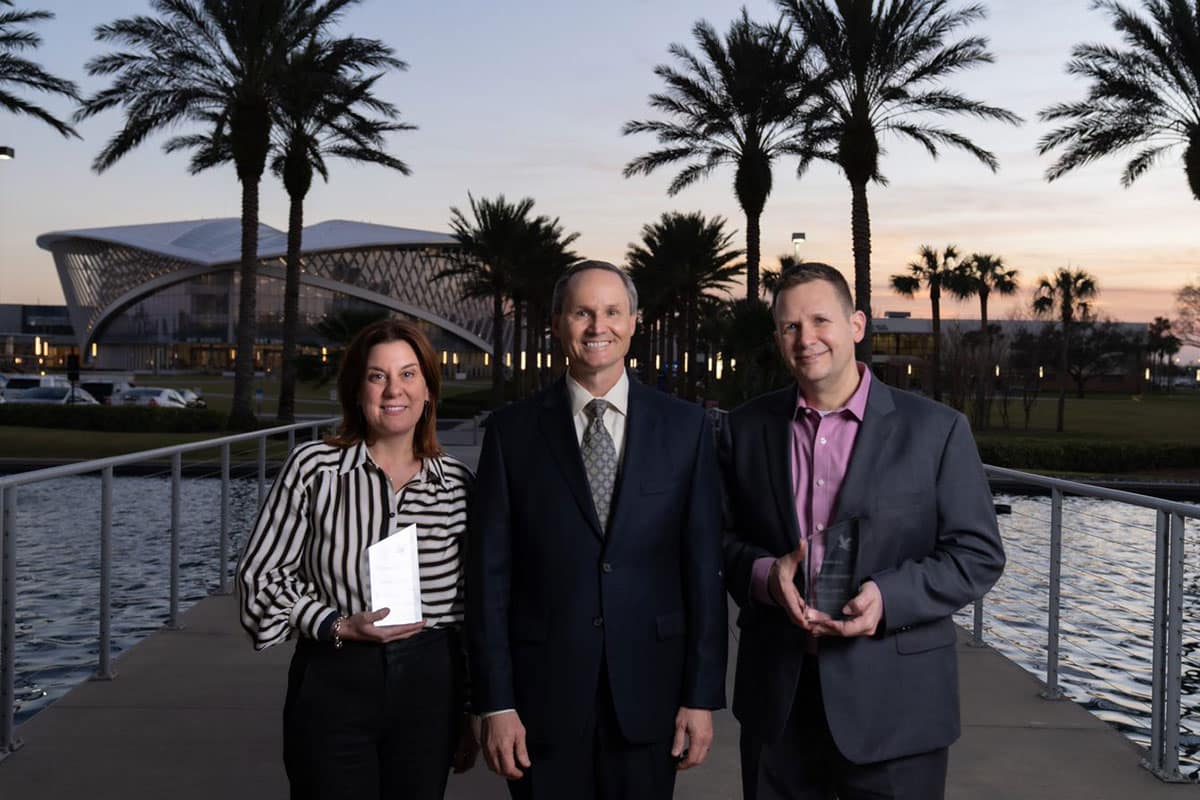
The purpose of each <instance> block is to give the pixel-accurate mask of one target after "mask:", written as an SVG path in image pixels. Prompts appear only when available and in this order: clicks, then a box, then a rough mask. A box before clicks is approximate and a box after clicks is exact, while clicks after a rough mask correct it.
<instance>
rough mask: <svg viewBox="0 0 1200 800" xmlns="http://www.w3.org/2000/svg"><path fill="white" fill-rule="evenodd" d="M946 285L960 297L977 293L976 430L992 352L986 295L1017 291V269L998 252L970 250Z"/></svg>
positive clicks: (984, 413)
mask: <svg viewBox="0 0 1200 800" xmlns="http://www.w3.org/2000/svg"><path fill="white" fill-rule="evenodd" d="M946 288H948V289H949V290H950V292H951V293H952V294H954V295H955V296H956V297H958V298H961V299H963V300H966V299H967V298H969V297H973V296H978V297H979V333H980V337H981V338H980V340H981V341H982V342H983V347H982V349H981V350H980V352H979V360H978V361H979V363H978V365H977V371H976V375H977V377H978V381H977V385H976V395H975V426H976V429H977V430H982V429H984V428H986V427H987V426H988V422H989V420H988V406H987V397H986V391H985V383H984V380H985V376H986V373H987V359H988V358H990V356H991V352H992V329H991V328H990V327H989V326H988V298H990V297H991V295H992V293H993V292H995V293H996V294H998V295H1005V296H1007V295H1011V294H1014V293H1015V292H1016V291H1017V270H1015V269H1008V268H1007V267H1006V266H1005V265H1004V259H1002V258H1001V257H1000V256H994V255H992V254H991V253H972V254H971V256H970V257H968V258H966V259H964V260H963V261H962V262H961V263H960V264H959V265H958V269H956V270H955V274H954V275H953V276H952V278H951V280H949V281H948V282H947V283H946Z"/></svg>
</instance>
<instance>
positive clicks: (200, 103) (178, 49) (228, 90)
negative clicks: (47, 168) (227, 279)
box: [75, 0, 358, 428]
mask: <svg viewBox="0 0 1200 800" xmlns="http://www.w3.org/2000/svg"><path fill="white" fill-rule="evenodd" d="M356 2H358V0H258V1H257V2H252V3H251V2H245V0H152V2H151V7H152V8H153V9H154V11H155V12H156V14H157V16H135V17H127V18H124V19H118V20H116V21H115V22H111V23H109V24H107V25H101V26H99V27H98V28H96V31H95V37H96V40H97V41H100V42H105V43H111V44H113V45H114V46H115V47H117V48H118V49H116V50H115V51H113V52H111V53H107V54H105V55H101V56H97V57H96V58H93V59H92V60H91V61H89V62H88V63H87V71H88V74H90V75H106V76H107V75H112V76H115V77H114V78H113V82H112V85H110V86H109V87H108V88H106V89H103V90H101V91H100V92H98V93H96V94H95V95H93V96H91V97H89V98H86V99H85V100H84V101H83V103H82V105H81V106H80V109H79V111H77V112H76V115H75V117H76V119H77V120H81V119H85V118H87V117H91V116H95V115H96V114H99V113H101V112H103V111H107V110H108V109H111V108H115V107H118V106H121V107H123V108H124V110H125V124H124V127H123V128H122V129H121V130H120V131H118V132H117V133H116V134H115V135H114V136H113V137H112V138H111V139H109V141H108V143H107V144H106V145H105V146H104V148H103V149H102V150H101V151H100V153H99V155H97V156H96V158H95V160H94V161H93V162H92V168H93V169H94V170H96V171H97V172H104V171H105V170H107V169H108V168H109V167H111V166H112V165H113V164H115V163H116V162H117V161H119V160H120V159H121V158H122V157H123V156H124V155H125V154H127V153H129V152H130V151H131V150H133V149H134V148H135V147H137V145H139V144H140V143H141V142H142V141H143V140H145V139H146V138H147V137H148V136H150V135H151V134H153V133H155V132H158V131H162V130H168V129H171V128H174V127H175V126H177V125H179V124H181V123H189V122H190V123H196V124H199V125H201V126H202V127H203V128H205V129H206V130H207V135H206V136H202V137H198V136H195V135H183V136H176V137H173V138H171V139H169V140H168V141H167V142H166V144H165V145H164V149H165V150H166V151H167V152H174V151H176V150H193V151H194V152H193V157H192V161H191V164H190V169H191V171H192V172H193V173H195V172H199V171H201V170H203V169H206V168H208V167H209V166H211V165H212V163H213V161H214V159H219V158H220V153H221V152H222V151H223V149H224V148H226V147H228V148H229V150H230V152H231V153H232V160H233V163H234V166H235V167H236V171H237V177H238V181H239V182H240V183H241V185H242V225H241V227H242V231H241V267H240V276H241V288H240V295H239V298H238V328H237V354H238V358H237V364H236V367H235V372H234V388H233V407H232V409H231V410H230V414H229V426H230V427H231V428H245V427H251V426H253V425H254V424H255V423H256V419H255V416H254V411H253V408H252V407H251V383H252V381H253V379H254V342H255V339H256V335H255V334H256V328H257V326H256V323H257V320H256V318H255V317H256V313H257V308H256V306H257V296H256V291H255V290H256V288H257V287H256V278H255V272H256V270H255V268H256V267H257V264H258V205H259V183H260V182H261V180H262V174H263V171H264V170H265V169H266V165H267V158H268V155H269V153H270V147H271V127H272V122H273V117H274V112H275V109H276V107H277V105H278V102H279V87H280V85H281V80H282V79H281V76H282V74H283V72H284V70H285V69H286V67H287V63H288V55H289V54H290V53H291V52H292V51H294V50H295V49H296V48H298V47H300V46H301V45H302V44H303V43H305V42H307V41H308V40H309V39H311V38H312V37H314V36H318V35H319V34H320V33H321V32H322V30H324V29H325V28H326V26H328V25H329V24H331V23H332V22H334V21H335V20H336V18H337V17H338V16H339V14H340V13H341V12H342V11H343V10H344V9H345V8H346V7H347V6H350V5H352V4H354V3H356Z"/></svg>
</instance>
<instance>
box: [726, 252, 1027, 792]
mask: <svg viewBox="0 0 1200 800" xmlns="http://www.w3.org/2000/svg"><path fill="white" fill-rule="evenodd" d="M773 308H774V319H775V324H776V341H777V344H778V345H779V349H780V352H781V354H782V355H783V358H784V360H785V361H786V362H787V363H788V366H789V367H790V368H791V371H792V373H793V375H794V376H795V378H796V383H795V384H794V385H792V386H789V387H787V388H785V389H781V390H779V391H776V392H772V393H770V394H766V395H763V396H761V397H759V398H756V399H754V400H752V401H750V402H749V403H746V404H745V405H744V406H742V407H741V408H738V409H736V410H735V411H733V412H732V413H731V414H730V415H729V418H728V419H727V421H726V424H725V425H724V427H723V429H722V441H721V448H720V449H721V459H722V463H721V466H722V472H723V475H724V487H725V506H726V523H725V527H726V530H725V568H726V577H727V580H728V585H729V591H730V594H731V595H732V596H733V598H734V600H735V601H736V602H737V604H738V605H739V606H740V607H741V611H740V613H739V615H738V626H739V627H740V628H741V636H740V638H739V640H738V663H737V675H736V679H735V683H734V695H733V713H734V715H735V716H736V717H737V718H738V720H739V721H740V722H741V724H742V736H741V751H742V784H743V791H744V795H745V798H746V800H783V799H784V798H786V800H801V799H802V798H803V799H805V800H807V798H813V800H817V798H820V800H826V798H830V797H834V796H836V797H838V798H841V800H858V798H914V800H916V799H919V800H936V798H940V797H942V796H943V794H944V790H945V780H946V766H947V754H948V747H949V745H950V744H951V743H952V742H953V741H954V740H955V739H957V738H958V735H959V718H958V673H957V663H956V659H955V649H954V645H955V638H956V633H955V626H954V623H953V621H952V620H951V615H952V614H953V613H954V612H955V611H957V610H958V609H959V608H961V607H962V606H964V605H966V604H967V603H970V602H971V601H973V600H975V599H976V598H978V597H980V596H982V595H983V594H984V593H985V592H987V590H988V589H989V588H991V586H992V584H994V583H995V582H996V580H997V579H998V578H999V577H1000V573H1001V570H1002V569H1003V567H1004V551H1003V548H1002V546H1001V542H1000V534H999V531H998V529H997V527H996V517H995V513H994V506H993V503H992V495H991V492H990V490H989V488H988V483H987V479H986V477H985V475H984V472H983V468H982V465H981V464H980V462H979V454H978V451H977V450H976V448H975V441H974V439H973V438H972V436H971V430H970V427H969V426H968V424H967V421H966V419H965V418H964V417H963V415H962V414H959V413H958V412H956V411H954V410H953V409H950V408H948V407H946V406H944V405H941V404H940V403H934V402H932V401H929V400H926V399H923V398H920V397H917V396H915V395H912V394H909V393H907V392H902V391H898V390H896V389H892V388H891V387H889V386H887V385H885V384H884V383H883V382H882V381H880V380H878V379H877V378H874V377H873V376H872V375H871V372H870V370H869V369H867V367H866V365H864V364H860V363H857V362H856V361H855V359H854V345H855V343H856V342H858V341H860V340H861V339H862V337H863V335H864V330H865V327H866V319H865V317H864V316H863V314H862V312H860V311H855V310H854V305H853V302H852V300H851V297H850V288H849V287H848V286H847V285H846V280H845V278H843V277H842V274H841V273H840V272H838V271H837V270H836V269H834V268H833V267H830V266H828V265H825V264H811V263H810V264H801V265H799V266H797V267H795V268H792V269H790V270H788V271H785V272H784V273H783V275H782V276H780V283H779V287H778V289H777V290H776V293H775V300H774V306H773Z"/></svg>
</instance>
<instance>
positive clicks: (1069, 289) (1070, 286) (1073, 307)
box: [1033, 267, 1100, 433]
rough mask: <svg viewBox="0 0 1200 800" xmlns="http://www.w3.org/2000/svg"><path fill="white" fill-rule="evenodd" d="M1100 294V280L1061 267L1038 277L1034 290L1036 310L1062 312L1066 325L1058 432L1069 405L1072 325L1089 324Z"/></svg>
mask: <svg viewBox="0 0 1200 800" xmlns="http://www.w3.org/2000/svg"><path fill="white" fill-rule="evenodd" d="M1099 293H1100V289H1099V288H1098V286H1097V284H1096V279H1095V278H1094V277H1093V276H1092V275H1089V274H1088V273H1086V272H1084V271H1083V270H1081V269H1075V270H1072V269H1068V268H1066V267H1060V268H1059V269H1058V271H1057V272H1055V273H1054V274H1053V275H1052V276H1050V277H1046V276H1043V277H1041V278H1038V283H1037V288H1035V289H1034V290H1033V311H1034V313H1035V314H1038V315H1041V316H1047V315H1049V314H1052V313H1054V312H1055V311H1057V312H1058V320H1059V323H1060V324H1061V325H1062V345H1061V347H1060V349H1059V354H1058V387H1059V388H1058V422H1057V424H1056V425H1055V428H1054V429H1055V430H1056V431H1058V432H1059V433H1062V430H1063V411H1064V409H1065V408H1066V403H1067V378H1068V377H1069V376H1068V371H1067V366H1068V364H1067V353H1068V352H1069V351H1070V349H1071V326H1072V325H1073V324H1074V323H1075V322H1078V321H1087V320H1088V319H1090V318H1091V315H1092V306H1091V301H1092V300H1093V299H1094V298H1095V297H1096V295H1098V294H1099Z"/></svg>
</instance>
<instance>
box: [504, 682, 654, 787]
mask: <svg viewBox="0 0 1200 800" xmlns="http://www.w3.org/2000/svg"><path fill="white" fill-rule="evenodd" d="M593 708H594V719H593V720H591V721H590V724H588V725H585V727H584V730H586V731H587V732H588V733H587V734H586V735H584V736H583V737H581V738H580V739H578V740H576V741H568V742H536V741H530V742H529V743H528V746H529V760H530V761H532V762H533V766H531V767H530V768H529V769H527V770H525V771H524V772H525V776H524V777H523V778H521V779H520V780H518V781H509V782H508V789H509V793H510V794H511V795H512V797H513V800H670V798H671V795H672V794H674V792H675V759H674V758H672V757H671V743H672V742H673V740H674V735H675V732H674V730H671V731H669V732H666V736H664V738H662V739H660V740H658V741H654V742H650V743H641V742H630V741H627V740H626V739H625V737H624V735H622V733H621V728H620V724H619V723H618V722H617V715H616V709H615V708H614V707H613V700H612V690H611V689H610V688H609V685H608V670H607V669H601V677H600V685H599V687H598V688H597V691H596V703H595V705H594V707H593Z"/></svg>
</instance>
